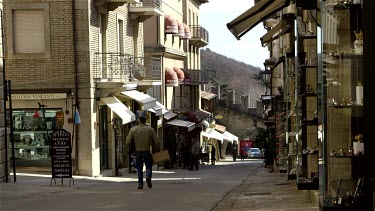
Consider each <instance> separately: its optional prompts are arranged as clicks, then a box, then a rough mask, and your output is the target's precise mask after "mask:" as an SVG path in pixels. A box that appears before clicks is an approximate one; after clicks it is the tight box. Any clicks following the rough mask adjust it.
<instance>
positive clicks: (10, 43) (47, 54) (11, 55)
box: [6, 3, 51, 59]
mask: <svg viewBox="0 0 375 211" xmlns="http://www.w3.org/2000/svg"><path fill="white" fill-rule="evenodd" d="M14 10H42V11H43V13H44V42H45V44H44V45H45V49H44V53H15V52H14V36H13V31H14V29H13V21H14V20H13V13H14ZM49 10H50V8H49V4H48V3H17V4H12V3H10V4H8V5H7V9H6V14H7V16H6V27H7V32H8V33H7V56H8V59H21V58H22V59H28V58H29V59H38V58H40V59H46V58H51V44H50V43H51V42H50V41H51V37H50V36H51V33H50V19H49Z"/></svg>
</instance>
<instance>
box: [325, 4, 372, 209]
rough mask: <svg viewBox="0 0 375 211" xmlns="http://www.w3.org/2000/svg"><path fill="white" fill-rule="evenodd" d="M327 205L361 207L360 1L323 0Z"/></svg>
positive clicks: (362, 164) (361, 90)
mask: <svg viewBox="0 0 375 211" xmlns="http://www.w3.org/2000/svg"><path fill="white" fill-rule="evenodd" d="M321 22H322V31H321V36H322V45H321V49H322V52H321V57H322V64H321V66H320V68H319V69H320V72H321V74H320V75H321V81H322V83H321V85H320V87H319V88H320V90H321V91H322V93H323V98H322V99H323V100H322V106H321V111H322V114H323V116H322V120H323V122H322V134H323V136H322V144H323V149H324V152H323V153H324V157H323V158H324V159H323V168H322V171H323V174H322V175H323V180H322V199H323V201H322V202H321V205H322V207H323V210H333V209H340V210H344V209H345V210H363V208H364V207H363V206H364V205H365V204H366V203H364V200H365V197H366V196H365V195H364V184H365V181H364V176H365V175H364V170H365V168H366V167H365V165H364V163H365V162H364V153H368V152H366V150H365V149H364V143H363V140H362V135H363V132H364V131H363V128H364V125H363V121H364V114H363V79H364V78H363V58H362V57H363V55H362V54H363V40H362V5H361V4H360V1H333V0H332V1H331V0H328V1H322V2H321Z"/></svg>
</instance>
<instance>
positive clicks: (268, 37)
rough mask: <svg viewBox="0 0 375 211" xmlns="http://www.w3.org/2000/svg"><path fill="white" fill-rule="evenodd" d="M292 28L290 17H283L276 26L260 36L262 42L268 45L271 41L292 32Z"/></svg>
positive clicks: (263, 44)
mask: <svg viewBox="0 0 375 211" xmlns="http://www.w3.org/2000/svg"><path fill="white" fill-rule="evenodd" d="M291 29H292V23H291V21H290V19H288V18H283V19H282V20H281V21H280V22H279V23H278V24H276V26H274V27H272V29H271V30H269V31H268V32H267V33H266V34H265V35H263V37H261V38H260V42H261V43H262V46H263V47H264V46H266V45H267V44H268V43H269V42H271V41H273V40H275V39H278V38H279V37H281V36H283V35H284V34H286V33H288V32H290V30H291Z"/></svg>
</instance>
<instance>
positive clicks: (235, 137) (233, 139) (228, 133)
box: [223, 131, 238, 143]
mask: <svg viewBox="0 0 375 211" xmlns="http://www.w3.org/2000/svg"><path fill="white" fill-rule="evenodd" d="M223 135H225V136H226V137H228V138H229V141H230V142H232V143H233V141H237V142H238V137H237V136H235V135H233V134H232V133H230V132H228V131H225V132H224V133H223Z"/></svg>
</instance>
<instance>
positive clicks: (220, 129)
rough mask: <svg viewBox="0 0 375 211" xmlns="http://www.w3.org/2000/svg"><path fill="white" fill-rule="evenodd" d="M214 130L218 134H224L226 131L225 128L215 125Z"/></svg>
mask: <svg viewBox="0 0 375 211" xmlns="http://www.w3.org/2000/svg"><path fill="white" fill-rule="evenodd" d="M215 129H216V130H217V131H219V132H220V133H224V132H225V131H226V130H227V127H225V126H223V125H219V124H215Z"/></svg>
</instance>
